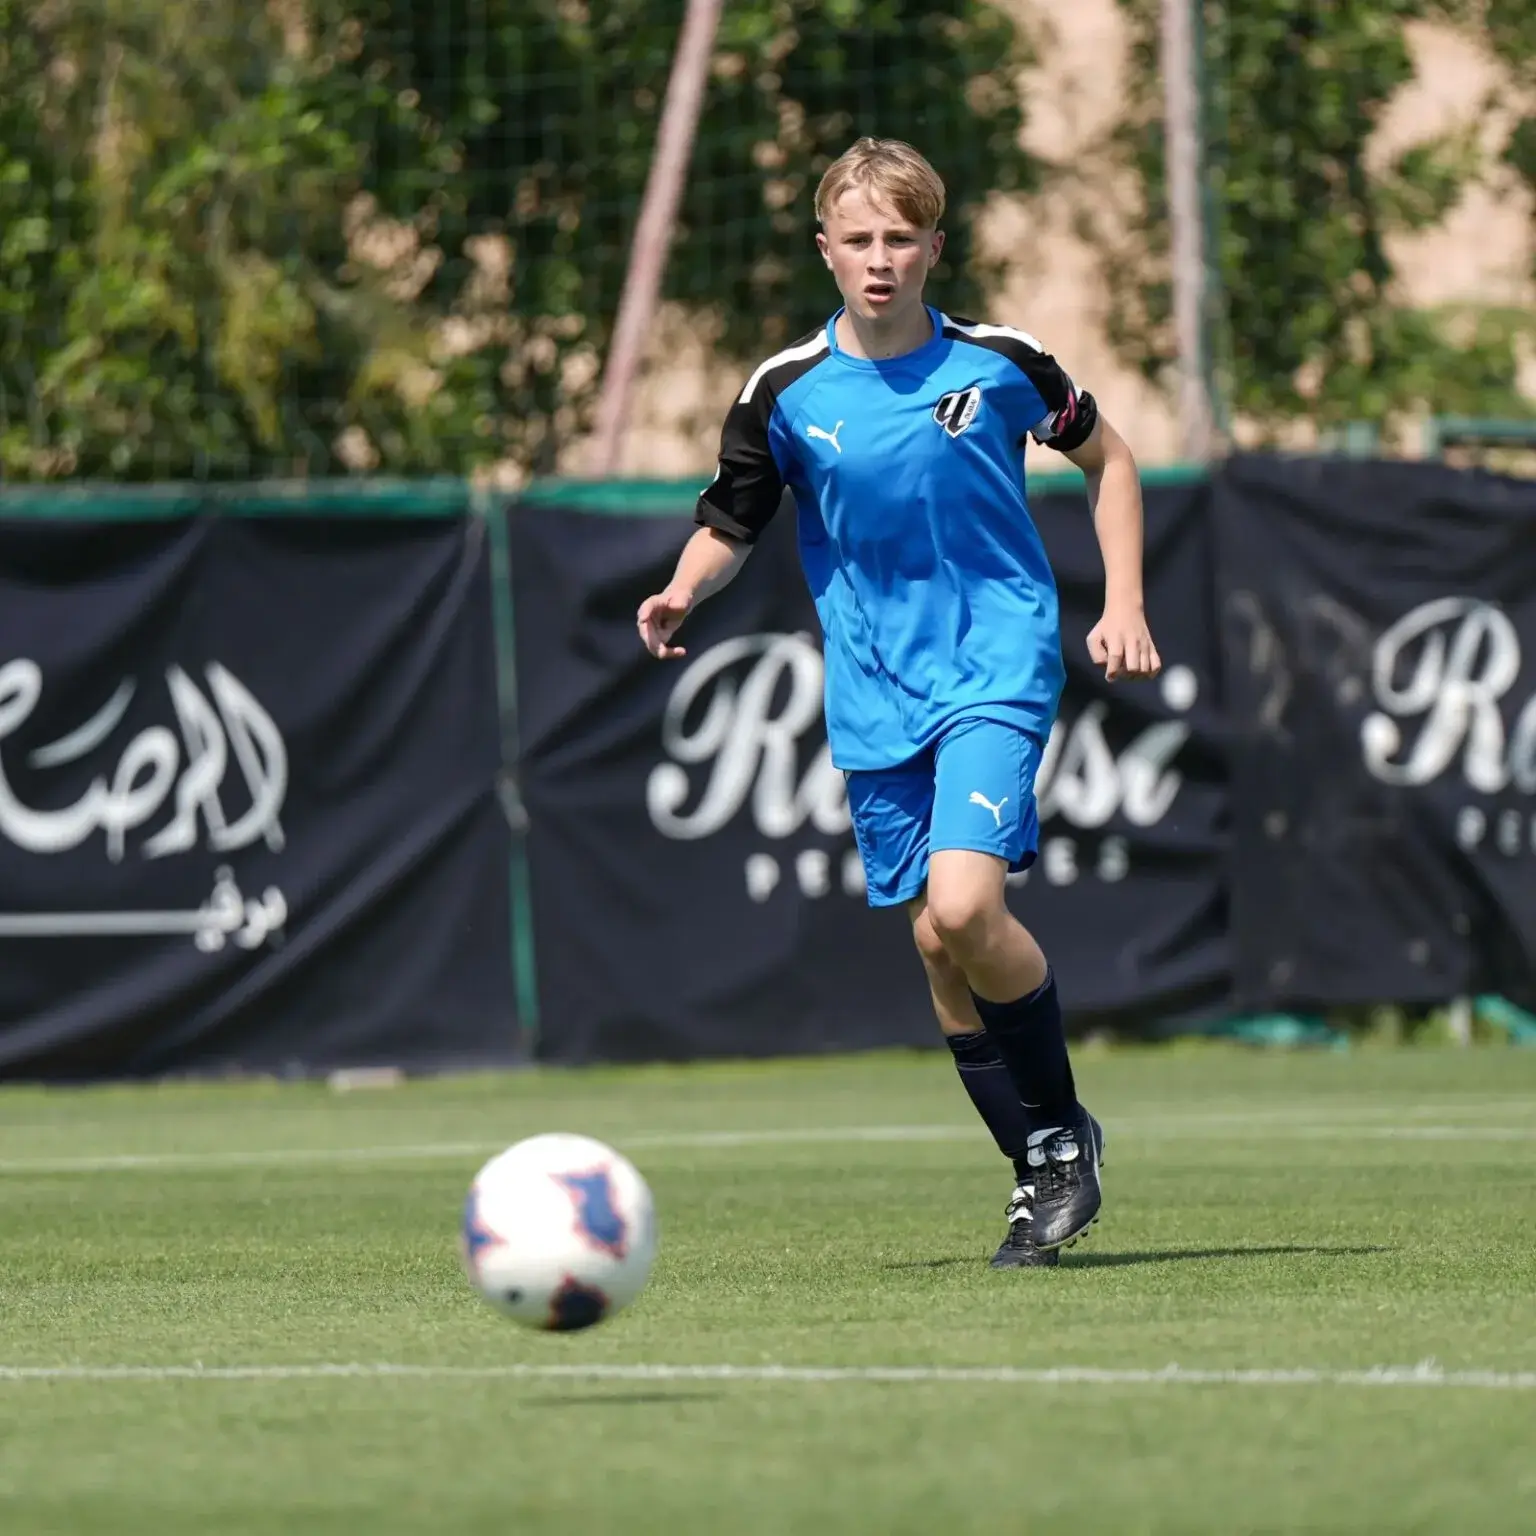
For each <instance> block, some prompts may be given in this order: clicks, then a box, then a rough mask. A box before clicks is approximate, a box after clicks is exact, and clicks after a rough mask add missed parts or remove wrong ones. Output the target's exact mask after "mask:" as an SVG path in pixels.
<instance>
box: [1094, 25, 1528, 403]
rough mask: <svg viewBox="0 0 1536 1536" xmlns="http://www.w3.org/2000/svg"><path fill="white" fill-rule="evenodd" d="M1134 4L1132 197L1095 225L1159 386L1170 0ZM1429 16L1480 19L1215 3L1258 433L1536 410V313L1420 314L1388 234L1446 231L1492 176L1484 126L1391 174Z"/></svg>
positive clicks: (1165, 300)
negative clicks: (1534, 331) (1165, 12)
mask: <svg viewBox="0 0 1536 1536" xmlns="http://www.w3.org/2000/svg"><path fill="white" fill-rule="evenodd" d="M1120 3H1121V6H1122V8H1123V10H1124V11H1125V13H1126V14H1127V16H1128V18H1129V20H1130V22H1131V25H1132V28H1133V35H1134V49H1135V63H1136V68H1135V72H1134V79H1135V87H1134V92H1133V97H1132V101H1131V103H1130V111H1129V115H1128V118H1127V121H1126V123H1125V124H1124V125H1123V127H1122V129H1121V130H1120V133H1119V134H1118V136H1117V144H1116V148H1117V150H1118V153H1119V156H1120V158H1121V161H1122V163H1123V164H1128V165H1130V166H1132V167H1134V170H1135V173H1136V175H1135V186H1136V193H1137V195H1136V196H1135V197H1134V199H1133V200H1132V205H1131V207H1130V208H1129V210H1120V217H1121V222H1120V224H1119V227H1118V229H1114V230H1110V229H1109V227H1108V221H1103V220H1101V221H1100V223H1099V225H1098V228H1099V231H1100V234H1101V237H1102V239H1103V243H1104V247H1105V249H1106V250H1107V251H1108V252H1109V253H1110V260H1109V263H1108V270H1109V273H1110V278H1111V290H1112V295H1113V326H1114V333H1115V339H1116V340H1117V342H1118V343H1119V345H1120V346H1121V348H1122V350H1123V351H1124V353H1125V354H1126V355H1127V356H1128V357H1130V358H1132V359H1134V360H1135V361H1136V362H1137V363H1139V364H1140V365H1141V366H1142V368H1143V369H1144V370H1145V371H1146V372H1147V373H1148V374H1149V375H1152V376H1157V375H1159V374H1161V373H1162V372H1163V371H1164V370H1165V369H1166V368H1167V366H1168V364H1169V362H1170V360H1171V358H1172V357H1173V355H1174V346H1173V341H1172V337H1171V334H1170V324H1169V321H1170V311H1171V288H1170V282H1169V270H1168V260H1167V255H1168V227H1167V201H1166V187H1165V182H1164V175H1163V140H1162V129H1161V120H1160V119H1161V110H1162V101H1161V75H1160V72H1159V69H1158V62H1157V59H1158V18H1157V13H1158V4H1157V0H1120ZM1494 8H1495V9H1497V8H1498V0H1495V7H1494ZM1468 9H1477V10H1480V8H1478V7H1469V8H1468ZM1508 9H1509V11H1510V16H1511V25H1514V24H1515V23H1514V20H1513V18H1514V17H1515V15H1516V13H1517V12H1518V13H1520V15H1521V16H1522V18H1523V17H1525V16H1527V15H1528V14H1529V13H1528V8H1527V6H1526V4H1525V3H1524V0H1509V3H1508ZM1429 18H1441V19H1459V20H1462V21H1463V22H1466V23H1467V24H1473V23H1474V22H1480V21H1481V17H1480V16H1478V17H1473V16H1470V15H1464V14H1460V13H1459V12H1458V13H1457V14H1455V15H1454V16H1453V15H1452V12H1451V11H1450V10H1449V9H1448V8H1447V7H1445V6H1441V5H1435V4H1431V3H1426V0H1244V3H1242V4H1236V3H1231V0H1226V3H1215V0H1212V3H1207V4H1205V5H1204V7H1203V13H1202V19H1203V22H1204V37H1203V45H1202V51H1203V60H1204V72H1205V81H1206V93H1207V102H1206V117H1207V122H1206V131H1207V140H1208V145H1209V148H1208V152H1207V163H1208V172H1209V179H1210V215H1211V217H1210V219H1209V228H1210V230H1211V234H1212V240H1211V246H1212V249H1211V250H1210V252H1209V253H1208V264H1209V268H1210V275H1211V279H1212V281H1211V282H1210V284H1209V287H1210V289H1211V291H1212V294H1213V300H1214V302H1213V313H1212V315H1211V322H1212V324H1211V332H1212V335H1213V337H1214V338H1215V343H1216V345H1215V349H1214V350H1215V353H1216V364H1217V371H1218V375H1219V384H1220V387H1221V393H1222V394H1223V395H1224V397H1225V399H1226V401H1227V402H1228V404H1229V406H1230V409H1231V411H1232V413H1233V415H1234V416H1235V417H1238V418H1241V419H1242V420H1243V421H1244V422H1245V423H1246V424H1247V425H1248V426H1249V427H1250V428H1252V427H1257V428H1259V429H1260V430H1261V431H1273V430H1275V429H1278V428H1280V427H1282V426H1283V424H1284V423H1285V422H1287V421H1289V420H1294V419H1297V418H1310V419H1314V420H1317V421H1319V422H1320V423H1322V424H1324V425H1328V424H1336V423H1342V422H1346V421H1352V420H1366V421H1374V422H1377V423H1389V422H1391V421H1392V420H1393V418H1394V417H1398V416H1400V415H1402V414H1403V413H1408V412H1414V411H1425V410H1428V411H1435V412H1461V413H1469V414H1480V415H1508V414H1515V413H1520V414H1524V413H1527V412H1528V411H1529V405H1528V404H1527V403H1525V402H1523V401H1522V399H1521V397H1520V396H1519V394H1518V392H1517V390H1516V387H1515V376H1516V369H1517V362H1518V358H1517V345H1518V337H1519V333H1520V330H1521V327H1522V325H1523V324H1524V323H1525V320H1526V317H1524V316H1521V315H1512V314H1509V313H1507V312H1501V311H1496V310H1484V309H1478V308H1476V307H1463V308H1462V309H1460V310H1458V311H1455V312H1436V311H1430V310H1425V309H1422V308H1415V307H1411V306H1409V305H1408V304H1406V303H1405V302H1404V299H1403V296H1402V293H1401V291H1400V288H1399V285H1398V284H1397V283H1396V281H1395V279H1394V273H1393V268H1392V263H1391V260H1390V257H1389V247H1388V242H1389V237H1390V236H1391V235H1392V234H1394V233H1396V232H1400V231H1411V230H1417V229H1423V228H1426V227H1429V226H1431V225H1433V224H1435V223H1437V222H1438V221H1439V220H1441V219H1442V218H1444V216H1445V215H1446V214H1447V213H1448V212H1449V211H1450V209H1451V208H1452V207H1453V206H1454V205H1455V203H1456V202H1457V200H1458V199H1459V198H1460V196H1461V195H1462V192H1463V190H1464V189H1465V187H1466V186H1467V185H1468V183H1469V181H1470V180H1471V179H1472V178H1473V177H1474V176H1476V175H1477V174H1479V155H1478V151H1477V146H1476V142H1475V130H1476V125H1475V124H1474V123H1469V124H1468V125H1467V126H1466V128H1465V130H1464V131H1458V132H1454V133H1450V134H1446V135H1442V136H1441V137H1439V138H1437V139H1435V140H1433V141H1426V142H1422V143H1418V144H1415V145H1413V146H1411V147H1410V148H1408V149H1407V150H1406V151H1405V152H1403V153H1401V154H1399V155H1398V156H1397V157H1396V158H1395V159H1394V160H1393V161H1392V163H1390V164H1381V163H1377V161H1376V157H1375V156H1374V155H1373V145H1372V137H1373V134H1374V131H1375V129H1376V127H1377V125H1378V124H1379V123H1380V121H1381V118H1382V114H1383V112H1384V111H1385V109H1386V107H1387V105H1388V103H1389V101H1390V100H1391V98H1392V96H1393V95H1394V93H1395V92H1397V91H1398V90H1399V89H1400V88H1401V87H1402V86H1404V85H1405V84H1406V83H1407V82H1408V81H1409V80H1410V78H1411V77H1412V73H1413V68H1412V62H1411V59H1410V55H1409V51H1408V44H1407V40H1406V37H1405V34H1404V30H1403V29H1404V24H1405V23H1406V22H1408V21H1411V20H1416V19H1429ZM1521 24H1522V25H1525V26H1526V27H1529V25H1530V23H1529V22H1528V20H1523V21H1522V23H1521Z"/></svg>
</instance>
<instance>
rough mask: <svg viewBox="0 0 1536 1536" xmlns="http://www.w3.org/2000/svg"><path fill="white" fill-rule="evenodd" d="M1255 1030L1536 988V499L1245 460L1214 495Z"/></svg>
mask: <svg viewBox="0 0 1536 1536" xmlns="http://www.w3.org/2000/svg"><path fill="white" fill-rule="evenodd" d="M1214 512H1215V522H1216V532H1217V540H1218V562H1219V563H1218V576H1219V587H1220V592H1221V623H1222V629H1223V635H1224V641H1225V653H1226V662H1227V675H1226V679H1225V686H1226V690H1227V698H1228V704H1229V710H1230V728H1231V733H1232V777H1233V802H1234V807H1235V813H1234V828H1233V837H1234V845H1233V869H1234V882H1233V920H1234V945H1235V969H1236V981H1237V986H1238V992H1239V996H1240V998H1241V1000H1242V1001H1243V1002H1244V1003H1245V1004H1247V1005H1249V1006H1270V1005H1274V1004H1287V1005H1298V1004H1308V1003H1315V1004H1320V1005H1325V1004H1329V1003H1342V1002H1372V1001H1377V1000H1395V1001H1400V1002H1419V1003H1433V1002H1438V1001H1441V1000H1444V999H1446V998H1448V997H1452V996H1455V995H1458V994H1465V993H1469V992H1476V991H1483V990H1502V991H1504V992H1506V993H1508V994H1509V995H1510V996H1512V997H1515V998H1517V999H1526V1000H1529V999H1530V998H1531V995H1532V991H1533V980H1532V978H1533V975H1536V486H1532V485H1529V484H1521V483H1520V482H1517V481H1513V480H1508V479H1503V478H1500V477H1497V476H1492V475H1484V474H1470V473H1466V472H1463V471H1459V470H1453V469H1449V468H1446V467H1443V466H1440V465H1430V464H1406V463H1404V464H1393V463H1379V462H1377V463H1357V462H1351V461H1341V460H1327V461H1323V460H1300V461H1298V460H1292V459H1271V458H1264V457H1252V458H1239V459H1236V460H1234V461H1232V462H1231V463H1229V464H1228V465H1227V466H1225V468H1224V469H1223V471H1222V473H1221V475H1220V476H1219V477H1218V480H1217V483H1216V487H1215V503H1214Z"/></svg>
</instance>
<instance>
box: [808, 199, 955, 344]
mask: <svg viewBox="0 0 1536 1536" xmlns="http://www.w3.org/2000/svg"><path fill="white" fill-rule="evenodd" d="M816 246H817V249H818V250H820V252H821V254H822V256H823V257H824V258H825V260H826V263H827V265H828V266H829V267H830V268H831V269H832V275H833V277H835V278H836V279H837V286H838V290H839V291H840V292H841V294H842V296H843V303H844V304H845V305H846V306H847V307H848V311H849V313H850V314H852V315H854V316H855V317H857V318H858V319H861V320H877V321H880V322H882V323H889V322H891V321H893V320H895V319H896V318H897V317H898V316H901V315H903V314H906V313H907V312H909V311H910V310H912V309H913V308H915V307H916V306H917V305H919V304H921V303H922V299H923V283H924V282H925V280H926V279H927V277H928V273H929V271H930V270H931V269H932V267H933V265H934V263H935V262H937V261H938V259H939V252H940V251H942V250H943V249H944V236H943V234H942V233H941V232H940V231H939V230H936V229H922V228H919V227H918V226H917V225H916V224H911V223H909V222H908V221H907V220H906V219H904V218H903V217H902V216H901V215H900V214H899V213H897V212H896V210H895V209H894V208H891V207H888V206H887V205H886V204H884V203H883V202H881V201H879V200H878V198H877V197H873V196H871V193H870V190H869V189H868V188H865V187H850V188H849V189H848V190H847V191H846V192H844V193H843V195H842V196H841V197H840V198H838V200H837V202H836V203H835V204H833V206H832V207H831V208H830V209H829V210H828V211H827V217H826V223H825V228H824V230H823V232H822V233H820V234H818V235H817V236H816Z"/></svg>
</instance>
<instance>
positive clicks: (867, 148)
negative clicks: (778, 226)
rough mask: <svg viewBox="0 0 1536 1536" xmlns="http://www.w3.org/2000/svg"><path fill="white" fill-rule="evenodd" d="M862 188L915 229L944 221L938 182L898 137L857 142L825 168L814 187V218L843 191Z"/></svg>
mask: <svg viewBox="0 0 1536 1536" xmlns="http://www.w3.org/2000/svg"><path fill="white" fill-rule="evenodd" d="M853 187H865V188H867V189H868V190H869V191H870V192H872V193H873V194H874V195H875V196H877V197H879V198H881V199H883V200H884V201H885V202H888V203H889V204H890V205H891V207H893V208H894V209H895V210H896V212H897V213H899V214H900V215H901V217H902V218H904V219H906V220H907V221H908V222H909V223H911V224H915V225H916V226H917V227H918V228H919V229H933V228H934V227H936V226H937V224H938V222H939V220H940V219H941V218H943V217H944V182H943V181H942V179H941V178H940V176H939V173H938V172H937V171H936V170H934V168H933V167H932V166H931V165H929V163H928V162H927V161H926V160H925V159H924V158H923V157H922V156H921V155H920V154H918V152H917V151H916V150H915V149H913V147H912V146H911V145H910V144H907V143H904V142H903V141H902V140H901V139H875V138H868V137H866V138H862V139H860V140H859V141H858V143H856V144H855V145H854V146H853V147H852V148H851V149H849V150H846V151H844V153H843V154H841V155H839V156H838V157H837V159H836V160H834V161H833V162H832V164H831V165H829V166H828V167H827V169H826V172H825V174H824V175H823V176H822V178H821V184H820V185H819V186H818V187H817V188H816V219H817V222H818V223H821V224H825V223H826V222H827V215H828V214H829V213H830V212H831V211H832V209H833V208H834V207H835V206H836V205H837V200H838V198H840V197H841V196H842V195H843V193H844V192H847V191H849V190H850V189H852V188H853Z"/></svg>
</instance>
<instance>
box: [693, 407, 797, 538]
mask: <svg viewBox="0 0 1536 1536" xmlns="http://www.w3.org/2000/svg"><path fill="white" fill-rule="evenodd" d="M773 402H774V396H773V392H772V391H771V390H770V389H768V388H766V387H759V388H757V389H756V390H754V391H753V392H752V393H751V394H750V395H749V396H745V397H744V398H742V399H739V400H737V401H736V403H735V404H734V405H732V407H731V409H730V411H729V412H728V413H727V414H726V418H725V425H724V427H723V428H722V429H721V432H720V462H719V467H718V468H717V469H716V470H715V478H714V479H713V480H711V481H710V483H709V484H708V485H707V486H706V487H705V489H704V491H703V492H702V493H701V494H700V496H699V501H698V506H697V507H696V508H695V510H694V519H693V520H694V521H695V522H696V523H698V524H700V525H701V526H702V527H705V528H718V529H719V530H720V532H721V533H726V534H729V535H730V536H731V537H732V538H735V539H741V540H743V541H744V542H746V543H748V544H752V543H755V542H756V541H757V537H758V535H759V534H761V533H762V531H763V529H765V528H766V527H767V526H768V523H769V521H770V519H771V518H772V517H773V515H774V513H775V512H777V511H778V509H779V504H780V502H781V501H782V500H783V496H784V476H783V473H782V472H781V471H780V469H779V465H778V461H777V460H776V459H775V458H774V454H773V445H772V443H771V442H770V440H769V432H770V427H771V422H772V417H773Z"/></svg>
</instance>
